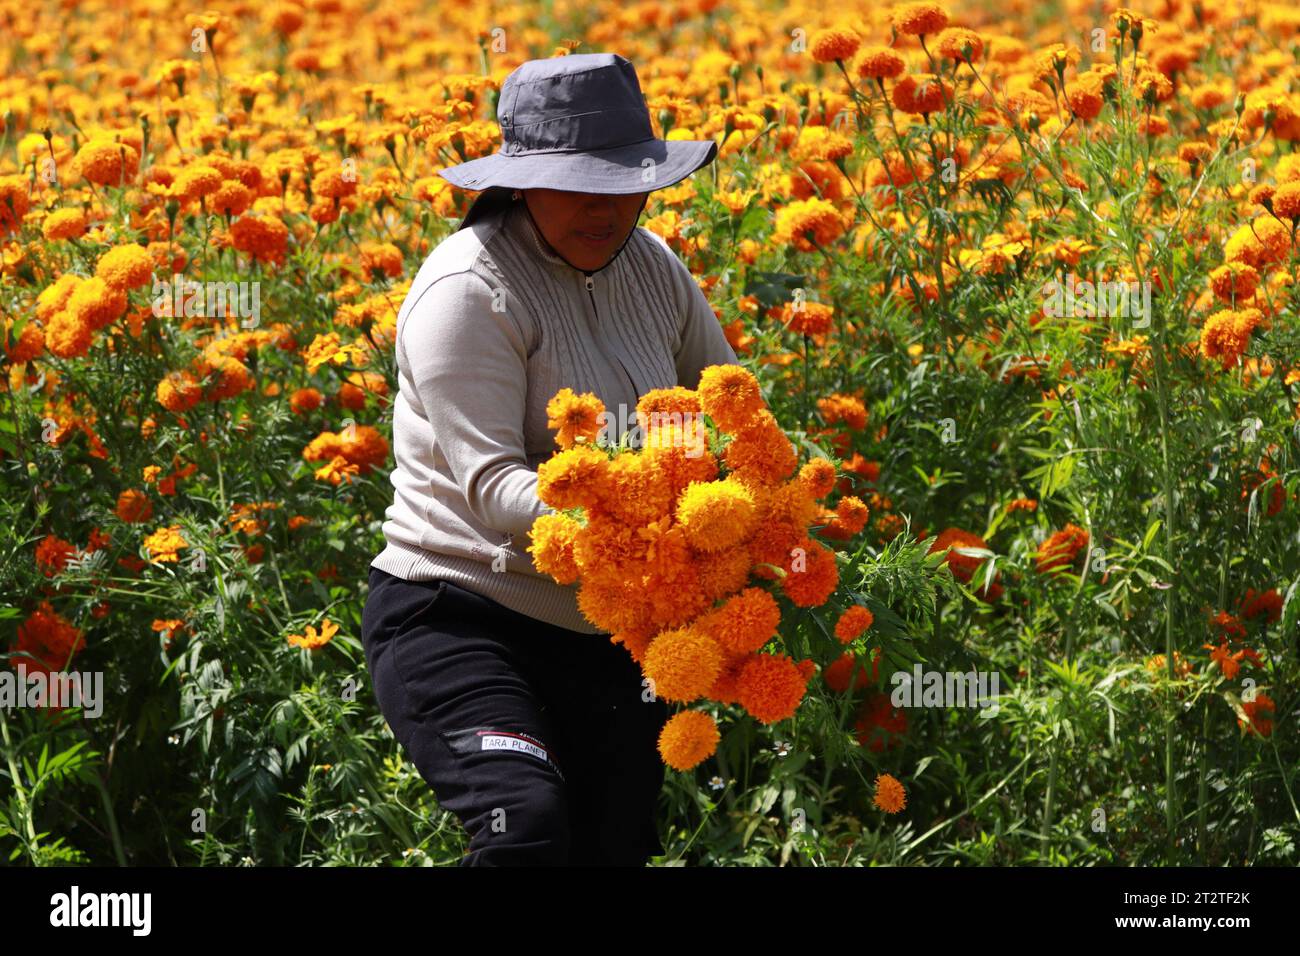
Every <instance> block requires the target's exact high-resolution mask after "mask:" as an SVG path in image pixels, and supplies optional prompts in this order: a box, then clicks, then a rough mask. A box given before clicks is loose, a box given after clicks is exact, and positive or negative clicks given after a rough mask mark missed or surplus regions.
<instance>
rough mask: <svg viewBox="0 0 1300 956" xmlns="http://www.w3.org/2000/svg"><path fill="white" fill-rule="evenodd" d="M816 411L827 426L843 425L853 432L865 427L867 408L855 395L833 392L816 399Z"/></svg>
mask: <svg viewBox="0 0 1300 956" xmlns="http://www.w3.org/2000/svg"><path fill="white" fill-rule="evenodd" d="M817 411H819V412H820V413H821V416H822V420H823V421H825V422H826V424H827V425H841V424H842V425H844V426H846V427H847V428H850V429H852V430H853V431H859V432H860V431H862V429H864V428H866V427H867V406H866V405H864V404H863V403H862V399H860V398H858V397H857V396H856V395H844V394H841V393H840V392H835V393H833V394H831V395H828V396H826V397H825V398H819V399H817Z"/></svg>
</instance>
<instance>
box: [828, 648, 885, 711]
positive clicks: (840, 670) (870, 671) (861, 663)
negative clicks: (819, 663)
mask: <svg viewBox="0 0 1300 956" xmlns="http://www.w3.org/2000/svg"><path fill="white" fill-rule="evenodd" d="M880 654H881V651H880V648H878V647H876V648H873V649H872V651H871V657H870V659H869V660H864V659H862V658H859V657H858V656H857V655H856V654H854V653H852V652H851V651H845V652H844V653H843V654H841V655H840V656H839V657H837V658H836V659H835V660H834V661H833V662H832V663H831V664H830V665H829V666H828V667H827V668H826V669H825V670H824V671H822V678H823V679H824V680H825V681H826V686H827V687H829V688H830V689H831V690H833V691H835V693H837V694H843V693H844V692H845V691H847V690H848V689H849V683H850V682H852V684H853V689H854V690H860V689H861V688H863V687H870V686H871V685H872V684H874V683H875V682H876V680H877V679H878V678H879V676H880ZM868 664H870V667H868V666H867V665H868ZM886 703H888V698H886Z"/></svg>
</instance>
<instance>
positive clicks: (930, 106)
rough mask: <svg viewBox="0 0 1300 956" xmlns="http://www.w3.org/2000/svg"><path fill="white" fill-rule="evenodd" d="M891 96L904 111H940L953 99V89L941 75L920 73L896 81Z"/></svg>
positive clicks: (895, 103)
mask: <svg viewBox="0 0 1300 956" xmlns="http://www.w3.org/2000/svg"><path fill="white" fill-rule="evenodd" d="M890 98H891V99H892V100H893V102H894V106H896V107H897V108H898V109H900V110H902V111H903V112H904V113H921V114H928V113H938V112H939V111H940V110H942V109H944V107H945V106H946V104H947V103H948V102H949V101H950V100H951V99H952V90H951V88H949V86H948V84H947V83H945V82H944V81H943V79H942V78H941V77H938V76H936V75H934V74H933V73H919V74H916V75H908V76H905V77H903V78H902V79H900V80H899V81H898V82H897V83H895V84H894V90H893V92H892V93H891V94H890Z"/></svg>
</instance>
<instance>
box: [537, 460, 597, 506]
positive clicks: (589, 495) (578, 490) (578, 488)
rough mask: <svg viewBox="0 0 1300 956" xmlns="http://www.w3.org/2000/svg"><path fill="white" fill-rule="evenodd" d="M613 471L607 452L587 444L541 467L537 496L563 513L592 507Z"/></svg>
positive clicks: (544, 463)
mask: <svg viewBox="0 0 1300 956" xmlns="http://www.w3.org/2000/svg"><path fill="white" fill-rule="evenodd" d="M608 470H609V458H608V457H606V455H605V453H604V452H602V451H599V450H597V449H595V448H591V447H589V446H587V445H575V446H573V447H572V448H568V449H565V450H564V451H562V452H558V453H557V454H555V455H553V456H552V457H551V458H549V459H548V460H546V461H544V462H542V463H541V464H540V465H539V466H538V468H537V497H538V498H540V499H541V500H542V501H543V502H544V503H545V504H548V505H550V506H551V507H552V508H555V509H557V510H559V511H566V510H568V509H569V508H586V507H591V506H592V505H593V504H595V503H596V502H598V501H599V500H600V497H601V490H602V486H603V484H604V481H605V478H606V474H607V472H608Z"/></svg>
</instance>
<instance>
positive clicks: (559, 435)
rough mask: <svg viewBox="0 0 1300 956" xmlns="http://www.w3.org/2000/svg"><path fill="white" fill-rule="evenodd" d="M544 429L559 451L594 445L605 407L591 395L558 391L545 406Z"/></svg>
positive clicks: (603, 417)
mask: <svg viewBox="0 0 1300 956" xmlns="http://www.w3.org/2000/svg"><path fill="white" fill-rule="evenodd" d="M546 415H547V418H546V426H547V427H548V428H550V429H551V430H552V431H553V432H555V442H556V444H558V445H559V446H560V447H561V448H572V447H573V446H574V445H575V444H578V443H590V442H594V441H595V440H596V438H597V436H598V435H599V434H600V431H601V428H602V427H603V426H604V424H605V403H604V402H602V401H601V400H600V398H598V397H597V396H596V395H595V394H594V393H592V392H583V393H582V394H581V395H577V394H575V393H574V391H573V389H571V388H562V389H560V390H559V391H558V392H556V393H555V396H554V397H553V398H552V399H551V400H550V401H549V402H547V403H546Z"/></svg>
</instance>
